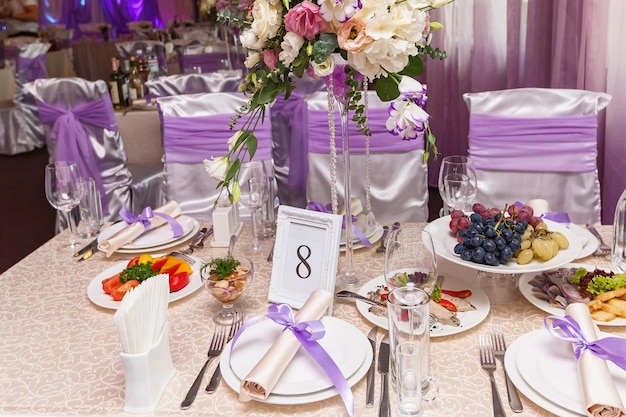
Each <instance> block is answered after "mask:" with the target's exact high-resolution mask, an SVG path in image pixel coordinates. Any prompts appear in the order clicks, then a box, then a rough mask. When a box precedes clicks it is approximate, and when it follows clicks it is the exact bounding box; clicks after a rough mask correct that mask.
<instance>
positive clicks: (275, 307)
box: [230, 304, 354, 417]
mask: <svg viewBox="0 0 626 417" xmlns="http://www.w3.org/2000/svg"><path fill="white" fill-rule="evenodd" d="M264 317H267V318H269V319H271V320H273V321H275V322H276V323H277V324H279V325H281V326H284V328H285V329H284V330H291V331H292V332H293V334H294V336H295V337H296V339H298V341H299V342H300V344H302V347H303V348H304V349H305V350H306V351H307V352H308V353H309V355H311V357H312V358H313V359H314V360H315V362H316V363H317V364H318V365H319V366H320V368H322V370H324V372H325V373H326V375H327V376H328V378H329V379H330V381H331V382H332V383H333V384H334V385H335V388H336V389H337V392H338V393H339V395H340V396H341V398H342V399H343V403H344V405H345V406H346V410H347V411H348V415H349V416H350V417H352V416H354V398H353V396H352V391H351V390H350V386H349V385H348V381H346V378H345V377H344V376H343V374H342V373H341V370H340V369H339V367H338V366H337V364H336V363H335V361H334V360H333V358H331V357H330V355H329V354H328V353H327V352H326V351H325V350H324V348H323V347H322V346H320V344H319V343H318V342H317V341H318V340H319V339H321V338H323V337H324V335H325V334H326V329H324V324H323V323H322V322H321V321H319V320H311V321H303V322H300V323H296V322H295V319H294V315H293V310H292V309H291V306H290V305H289V304H272V305H271V306H269V307H268V308H267V314H264V315H262V316H256V317H253V318H252V319H250V320H248V321H247V322H245V323H244V324H243V326H241V329H239V331H238V332H237V333H236V334H235V336H234V337H233V341H232V343H231V344H230V352H231V357H232V351H233V347H234V346H235V343H237V339H238V338H239V336H240V335H241V333H243V332H244V331H245V330H246V328H248V327H249V326H251V325H252V324H254V323H256V322H257V321H259V320H260V319H262V318H264Z"/></svg>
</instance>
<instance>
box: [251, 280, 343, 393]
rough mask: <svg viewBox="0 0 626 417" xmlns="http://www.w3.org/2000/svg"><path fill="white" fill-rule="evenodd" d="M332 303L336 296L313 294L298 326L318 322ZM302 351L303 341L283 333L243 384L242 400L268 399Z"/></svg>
mask: <svg viewBox="0 0 626 417" xmlns="http://www.w3.org/2000/svg"><path fill="white" fill-rule="evenodd" d="M332 300H333V295H332V294H331V293H329V292H328V291H324V290H317V291H315V292H313V293H311V295H310V296H309V298H308V299H307V300H306V302H305V303H304V305H303V306H302V308H301V309H300V311H298V313H297V314H296V315H295V318H294V321H295V322H296V323H299V322H302V321H310V320H319V319H320V318H321V317H322V315H323V314H324V312H325V311H326V309H327V308H328V307H329V306H330V303H331V302H332ZM299 348H300V342H299V341H298V339H296V337H295V336H294V334H293V333H292V332H291V331H284V332H282V333H281V334H280V336H278V338H277V339H276V341H275V342H274V344H273V345H272V346H271V347H270V348H269V350H268V351H267V353H265V355H264V356H263V357H262V358H261V360H260V361H259V363H257V364H256V366H255V367H254V368H252V370H251V371H250V372H249V373H248V375H246V377H245V378H244V379H243V381H241V389H240V390H239V400H240V401H250V400H253V399H254V400H266V399H267V397H268V396H269V395H270V393H271V392H272V389H273V388H274V387H275V386H276V383H277V382H278V380H279V379H280V376H281V375H282V374H283V372H284V371H285V369H286V368H287V365H289V362H291V360H292V359H293V357H294V356H295V354H296V352H297V351H298V349H299Z"/></svg>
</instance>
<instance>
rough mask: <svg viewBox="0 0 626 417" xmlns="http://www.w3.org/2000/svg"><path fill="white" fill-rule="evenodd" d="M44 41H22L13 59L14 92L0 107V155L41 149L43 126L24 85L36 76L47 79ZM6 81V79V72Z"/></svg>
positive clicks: (48, 46)
mask: <svg viewBox="0 0 626 417" xmlns="http://www.w3.org/2000/svg"><path fill="white" fill-rule="evenodd" d="M48 49H50V44H49V43H47V42H33V43H27V44H22V45H21V46H19V48H18V53H17V56H16V58H15V72H14V73H13V77H14V80H13V82H14V83H15V84H14V85H15V87H14V95H13V98H12V99H11V101H7V100H5V102H4V103H3V105H2V106H1V107H0V125H1V126H0V129H3V130H4V131H3V132H0V133H2V135H1V136H0V137H1V138H2V141H1V142H0V154H3V155H15V154H19V153H23V152H30V151H32V150H34V149H37V148H41V147H43V146H44V144H45V136H44V131H43V126H42V125H41V123H40V122H39V115H38V114H37V106H36V105H35V102H34V100H33V98H32V96H31V95H30V94H29V93H28V91H26V89H25V88H24V84H25V83H27V82H29V81H33V80H36V79H38V78H47V77H48V73H47V70H46V53H47V52H48ZM8 75H9V80H7V81H8V82H11V81H10V74H8Z"/></svg>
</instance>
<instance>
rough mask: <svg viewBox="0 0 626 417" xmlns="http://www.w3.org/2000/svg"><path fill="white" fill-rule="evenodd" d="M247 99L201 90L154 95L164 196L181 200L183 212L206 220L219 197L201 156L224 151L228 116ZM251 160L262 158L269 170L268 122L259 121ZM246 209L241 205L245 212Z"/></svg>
mask: <svg viewBox="0 0 626 417" xmlns="http://www.w3.org/2000/svg"><path fill="white" fill-rule="evenodd" d="M246 102H247V100H246V99H245V98H244V97H243V96H242V95H241V94H235V93H200V94H186V95H176V96H170V97H160V98H157V103H158V107H159V111H160V112H161V119H162V121H163V148H164V152H165V158H164V159H165V168H164V170H165V174H166V183H165V198H166V199H167V200H175V201H177V202H178V203H179V204H180V207H181V210H182V212H183V213H184V214H186V215H189V216H192V217H194V218H196V219H198V220H200V221H210V220H211V214H212V212H213V204H214V202H215V200H216V199H217V197H218V194H219V192H218V191H217V190H216V186H217V180H215V179H214V178H211V177H210V176H209V175H208V173H207V172H206V169H205V167H204V164H203V160H204V159H211V158H212V157H220V156H224V155H226V153H227V152H228V144H227V141H228V138H230V137H231V136H232V135H233V134H234V133H235V131H233V130H230V129H229V126H228V125H229V121H230V118H231V117H232V116H233V115H234V114H235V113H236V110H237V109H239V108H240V107H241V106H242V105H244V104H245V103H246ZM255 135H256V137H257V139H258V148H257V152H256V154H255V156H254V159H255V160H260V161H264V162H265V164H266V168H267V172H268V175H270V176H273V169H272V161H271V146H272V145H271V135H270V127H269V123H267V124H266V125H261V126H257V129H256V131H255ZM247 213H248V212H247V210H245V209H243V208H242V210H240V215H241V216H242V217H246V216H247V215H249V214H247Z"/></svg>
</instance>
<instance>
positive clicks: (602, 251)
mask: <svg viewBox="0 0 626 417" xmlns="http://www.w3.org/2000/svg"><path fill="white" fill-rule="evenodd" d="M587 230H589V231H590V232H591V234H593V235H594V236H595V237H596V239H598V243H599V245H598V249H596V251H595V252H594V253H593V256H608V255H610V254H611V247H610V246H609V245H607V244H606V243H604V240H603V239H602V236H600V233H599V232H598V231H597V230H596V228H595V227H593V225H591V224H588V225H587Z"/></svg>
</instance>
